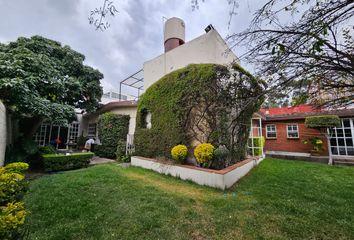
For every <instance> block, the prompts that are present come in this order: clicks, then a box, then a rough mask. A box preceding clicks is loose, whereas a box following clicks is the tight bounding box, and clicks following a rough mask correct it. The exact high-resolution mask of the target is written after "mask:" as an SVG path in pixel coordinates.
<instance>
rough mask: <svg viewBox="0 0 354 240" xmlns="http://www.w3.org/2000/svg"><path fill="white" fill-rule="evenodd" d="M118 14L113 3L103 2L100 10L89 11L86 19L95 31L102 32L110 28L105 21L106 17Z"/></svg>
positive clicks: (107, 0) (108, 0)
mask: <svg viewBox="0 0 354 240" xmlns="http://www.w3.org/2000/svg"><path fill="white" fill-rule="evenodd" d="M117 13H118V11H117V9H116V7H115V6H114V3H113V1H110V0H103V5H102V7H100V8H95V9H94V10H92V11H91V14H90V17H89V18H88V20H89V24H91V25H93V26H94V27H95V28H96V30H98V29H99V30H101V31H104V30H106V29H107V28H109V27H110V24H109V23H108V21H106V20H105V18H106V17H107V16H113V17H114V16H115V15H116V14H117Z"/></svg>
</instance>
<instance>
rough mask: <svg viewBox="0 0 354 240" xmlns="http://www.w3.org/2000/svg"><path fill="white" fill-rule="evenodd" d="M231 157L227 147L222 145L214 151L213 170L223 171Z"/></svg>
mask: <svg viewBox="0 0 354 240" xmlns="http://www.w3.org/2000/svg"><path fill="white" fill-rule="evenodd" d="M229 156H230V151H229V150H228V149H227V148H226V146H224V145H221V146H219V147H218V148H217V149H215V150H214V158H213V162H212V164H211V168H213V169H223V168H225V166H226V165H227V160H228V158H229Z"/></svg>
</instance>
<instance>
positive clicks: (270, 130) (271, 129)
mask: <svg viewBox="0 0 354 240" xmlns="http://www.w3.org/2000/svg"><path fill="white" fill-rule="evenodd" d="M266 137H267V138H277V127H276V126H275V124H268V125H266Z"/></svg>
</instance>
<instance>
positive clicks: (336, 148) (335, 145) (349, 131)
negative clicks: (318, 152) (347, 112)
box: [328, 119, 354, 156]
mask: <svg viewBox="0 0 354 240" xmlns="http://www.w3.org/2000/svg"><path fill="white" fill-rule="evenodd" d="M328 130H329V131H328V132H329V136H330V144H331V150H332V154H333V155H343V156H354V121H353V119H342V120H341V126H340V127H335V128H330V129H328Z"/></svg>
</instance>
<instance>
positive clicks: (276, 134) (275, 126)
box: [265, 124, 278, 139]
mask: <svg viewBox="0 0 354 240" xmlns="http://www.w3.org/2000/svg"><path fill="white" fill-rule="evenodd" d="M268 126H274V133H275V137H268V133H269V132H272V131H268ZM265 127H266V138H267V139H277V136H278V133H277V125H276V124H266V126H265Z"/></svg>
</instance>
